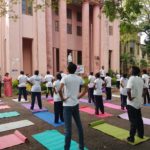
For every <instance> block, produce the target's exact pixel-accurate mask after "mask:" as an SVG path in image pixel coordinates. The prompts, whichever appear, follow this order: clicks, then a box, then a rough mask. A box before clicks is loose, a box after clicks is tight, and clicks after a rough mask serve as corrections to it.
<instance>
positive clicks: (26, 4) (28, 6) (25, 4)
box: [22, 0, 33, 15]
mask: <svg viewBox="0 0 150 150" xmlns="http://www.w3.org/2000/svg"><path fill="white" fill-rule="evenodd" d="M22 13H23V14H26V15H32V13H33V10H32V1H30V0H22Z"/></svg>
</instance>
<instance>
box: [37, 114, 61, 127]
mask: <svg viewBox="0 0 150 150" xmlns="http://www.w3.org/2000/svg"><path fill="white" fill-rule="evenodd" d="M34 116H36V117H38V118H40V119H42V120H43V121H45V122H47V123H49V124H51V125H52V126H54V127H59V126H61V125H64V123H63V122H59V123H57V124H56V123H54V114H53V113H50V112H37V113H34Z"/></svg>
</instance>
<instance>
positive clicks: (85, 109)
mask: <svg viewBox="0 0 150 150" xmlns="http://www.w3.org/2000/svg"><path fill="white" fill-rule="evenodd" d="M80 111H83V112H86V113H88V114H90V115H95V109H92V108H90V107H83V108H80ZM95 116H96V117H99V118H106V117H111V116H112V114H109V113H106V112H105V113H104V114H99V115H95Z"/></svg>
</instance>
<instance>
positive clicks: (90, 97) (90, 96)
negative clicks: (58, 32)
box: [88, 88, 95, 103]
mask: <svg viewBox="0 0 150 150" xmlns="http://www.w3.org/2000/svg"><path fill="white" fill-rule="evenodd" d="M93 92H94V88H88V98H89V103H91V100H92V101H93V103H95V102H94V95H93Z"/></svg>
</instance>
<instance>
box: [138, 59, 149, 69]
mask: <svg viewBox="0 0 150 150" xmlns="http://www.w3.org/2000/svg"><path fill="white" fill-rule="evenodd" d="M147 66H148V63H147V61H146V60H145V59H141V60H140V68H147Z"/></svg>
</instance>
